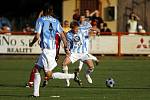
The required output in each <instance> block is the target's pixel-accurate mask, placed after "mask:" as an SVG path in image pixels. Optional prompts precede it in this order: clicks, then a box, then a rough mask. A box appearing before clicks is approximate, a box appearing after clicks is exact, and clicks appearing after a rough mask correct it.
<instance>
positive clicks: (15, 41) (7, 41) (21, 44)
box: [0, 35, 41, 54]
mask: <svg viewBox="0 0 150 100" xmlns="http://www.w3.org/2000/svg"><path fill="white" fill-rule="evenodd" d="M32 39H33V36H30V35H0V53H1V54H39V53H40V52H41V49H40V48H39V44H38V42H37V43H36V44H35V45H34V46H33V47H29V42H30V41H32Z"/></svg>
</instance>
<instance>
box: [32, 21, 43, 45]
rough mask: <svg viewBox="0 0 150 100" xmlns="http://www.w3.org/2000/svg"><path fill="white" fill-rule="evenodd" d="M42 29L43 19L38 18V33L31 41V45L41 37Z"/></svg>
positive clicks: (36, 27) (36, 31)
mask: <svg viewBox="0 0 150 100" xmlns="http://www.w3.org/2000/svg"><path fill="white" fill-rule="evenodd" d="M41 30H42V22H41V20H40V18H39V19H37V21H36V26H35V33H36V35H35V36H34V38H33V40H32V42H30V43H29V46H30V47H32V46H33V44H34V43H35V42H36V41H37V40H38V39H39V38H40V33H41Z"/></svg>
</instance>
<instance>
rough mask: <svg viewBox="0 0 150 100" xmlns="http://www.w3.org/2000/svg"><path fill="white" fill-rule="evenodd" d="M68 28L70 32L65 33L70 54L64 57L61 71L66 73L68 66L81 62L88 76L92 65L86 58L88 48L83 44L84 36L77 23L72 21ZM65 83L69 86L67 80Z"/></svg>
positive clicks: (91, 70) (87, 57)
mask: <svg viewBox="0 0 150 100" xmlns="http://www.w3.org/2000/svg"><path fill="white" fill-rule="evenodd" d="M70 26H71V30H70V31H69V32H68V33H67V41H68V47H70V52H71V53H70V55H69V56H66V58H65V60H64V62H63V71H64V73H68V64H70V63H71V62H72V63H74V62H76V61H77V60H81V61H82V62H84V63H85V64H87V66H88V69H87V71H86V75H88V76H89V74H90V73H92V72H93V69H94V64H93V61H92V60H91V59H89V56H88V48H87V45H86V44H85V40H86V39H85V38H86V34H82V32H81V31H82V30H81V29H80V27H79V23H78V22H76V21H73V22H72V23H71V25H70ZM66 82H67V86H70V82H69V79H67V80H66ZM80 85H82V83H80Z"/></svg>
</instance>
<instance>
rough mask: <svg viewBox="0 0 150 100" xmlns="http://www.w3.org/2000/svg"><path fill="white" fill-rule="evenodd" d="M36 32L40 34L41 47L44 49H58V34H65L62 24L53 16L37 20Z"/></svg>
mask: <svg viewBox="0 0 150 100" xmlns="http://www.w3.org/2000/svg"><path fill="white" fill-rule="evenodd" d="M35 32H37V33H39V34H40V47H41V48H42V49H45V48H46V49H56V43H55V36H56V33H57V32H58V33H61V32H63V29H62V27H61V25H60V22H59V21H58V20H57V19H55V18H53V17H52V16H43V17H40V18H38V19H37V21H36V26H35Z"/></svg>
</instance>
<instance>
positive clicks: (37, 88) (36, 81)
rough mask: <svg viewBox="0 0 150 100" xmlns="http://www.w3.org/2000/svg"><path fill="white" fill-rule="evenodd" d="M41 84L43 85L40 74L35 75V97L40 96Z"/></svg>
mask: <svg viewBox="0 0 150 100" xmlns="http://www.w3.org/2000/svg"><path fill="white" fill-rule="evenodd" d="M40 83H41V76H40V73H35V78H34V93H33V95H34V96H39V88H40Z"/></svg>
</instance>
